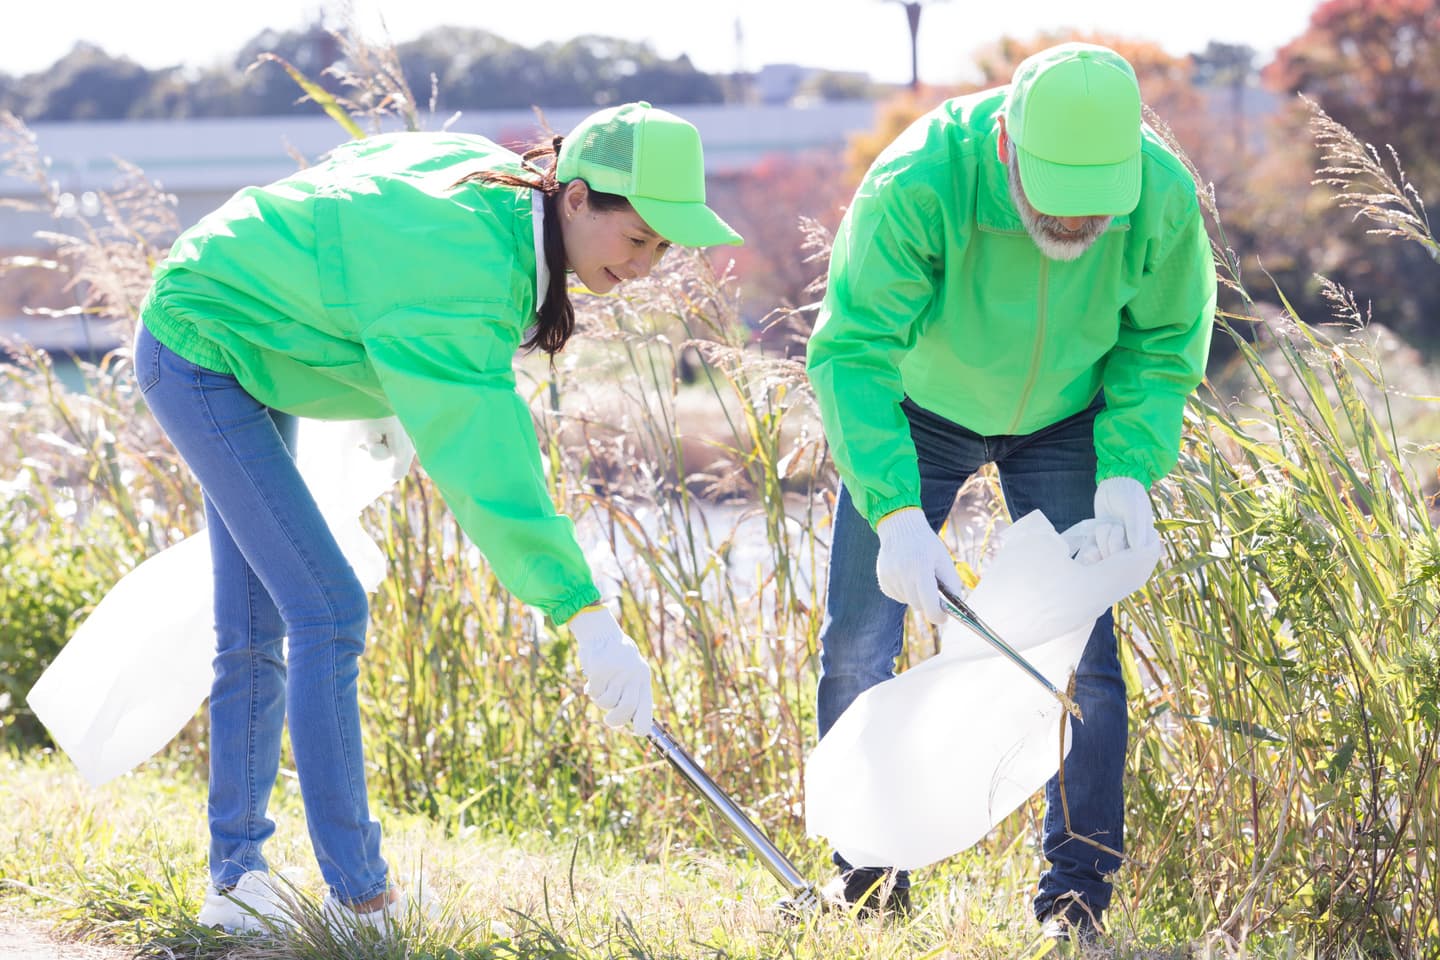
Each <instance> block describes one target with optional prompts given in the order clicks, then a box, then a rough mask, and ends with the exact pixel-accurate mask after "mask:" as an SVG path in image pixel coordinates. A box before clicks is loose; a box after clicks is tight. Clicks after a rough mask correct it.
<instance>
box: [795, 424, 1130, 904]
mask: <svg viewBox="0 0 1440 960" xmlns="http://www.w3.org/2000/svg"><path fill="white" fill-rule="evenodd" d="M1102 406H1103V403H1102V401H1100V400H1098V399H1097V401H1096V403H1095V404H1093V405H1092V406H1091V407H1090V408H1089V409H1087V410H1085V411H1083V412H1081V413H1079V414H1076V415H1075V416H1073V417H1070V418H1068V419H1066V420H1062V421H1060V422H1059V423H1056V424H1053V425H1052V426H1049V427H1046V428H1045V429H1043V430H1039V431H1037V432H1035V433H1032V434H1029V435H1027V436H996V437H982V436H979V435H978V434H975V433H972V432H971V431H969V430H966V429H965V428H964V427H961V426H959V425H958V424H955V423H952V422H950V421H948V420H945V419H944V418H942V417H939V416H937V415H936V414H933V413H931V412H929V411H927V410H922V409H921V408H920V407H918V406H916V405H915V404H913V403H912V402H910V401H909V400H908V399H907V400H905V401H904V402H903V403H902V407H903V409H904V411H905V414H906V416H907V417H908V418H909V420H910V435H911V437H912V439H913V440H914V443H915V450H916V453H917V454H918V455H919V461H920V501H921V507H922V509H924V511H925V516H926V518H927V519H928V520H929V521H930V526H931V527H933V528H934V529H936V530H939V529H940V527H941V525H942V524H943V523H944V522H945V518H946V517H947V516H948V515H949V513H950V508H951V507H952V506H953V505H954V502H955V497H956V495H957V494H958V493H959V490H960V487H961V485H962V484H963V483H964V482H965V480H966V479H967V478H968V477H969V476H970V475H971V474H972V473H974V472H975V471H976V470H978V469H979V468H980V467H981V465H983V464H985V463H988V462H992V461H993V462H994V463H995V464H996V466H997V467H998V468H999V471H1000V484H1001V489H1002V491H1003V492H1004V495H1005V505H1006V507H1007V508H1008V509H1009V511H1010V516H1011V518H1012V519H1013V518H1016V517H1020V516H1024V515H1025V514H1026V513H1029V512H1030V511H1031V510H1036V509H1038V510H1040V511H1041V512H1042V513H1044V514H1045V517H1046V518H1047V519H1048V520H1049V521H1050V523H1051V524H1052V525H1053V526H1054V527H1055V529H1056V530H1064V529H1066V528H1067V527H1069V526H1070V525H1072V524H1074V523H1078V522H1079V521H1081V520H1085V519H1088V518H1090V517H1092V516H1094V500H1095V446H1094V439H1093V426H1094V422H1095V415H1096V414H1097V413H1099V411H1100V410H1101V409H1102ZM879 550H880V541H879V538H877V537H876V536H875V531H874V530H873V529H872V528H871V527H870V524H869V523H867V522H866V521H865V519H864V518H863V517H861V516H860V514H859V513H858V512H857V511H856V509H855V506H854V504H853V502H852V501H851V499H850V494H849V492H848V491H846V490H845V489H844V487H841V489H840V497H839V502H838V503H837V505H836V508H835V529H834V535H833V539H832V541H831V548H830V574H829V584H828V589H827V599H826V606H825V622H824V623H823V625H822V626H821V628H820V642H821V646H822V649H821V654H820V668H821V672H820V687H819V691H818V695H817V701H818V702H817V708H818V710H817V713H818V722H819V728H820V735H821V736H824V735H825V732H826V731H827V730H829V729H830V727H831V725H832V724H834V723H835V721H836V719H838V718H839V716H840V714H841V713H843V712H844V710H845V708H846V707H848V706H849V705H850V702H851V701H852V700H854V699H855V698H856V697H857V696H859V695H860V694H861V693H862V692H863V691H865V690H867V689H869V688H870V687H872V686H874V685H875V684H877V683H880V682H881V681H883V680H888V679H889V678H890V677H892V676H894V675H895V672H894V671H895V660H896V658H897V657H899V656H900V652H901V645H902V643H903V642H904V641H903V629H904V621H905V607H904V606H903V605H902V604H900V603H897V602H896V601H894V600H891V599H890V598H889V597H887V596H885V595H884V594H883V593H881V592H880V588H879V585H878V584H877V583H876V580H875V557H876V555H877V554H878V552H879ZM1017 677H1018V674H1017ZM1017 682H1023V681H1021V680H1017ZM1075 699H1076V701H1077V702H1078V703H1079V706H1080V709H1081V710H1082V711H1083V712H1084V714H1085V722H1084V723H1083V724H1076V725H1075V726H1074V728H1073V731H1074V732H1073V738H1072V741H1071V749H1070V755H1069V756H1068V757H1067V758H1066V760H1065V798H1066V801H1067V802H1068V804H1069V807H1070V827H1071V830H1072V832H1073V833H1075V834H1077V835H1079V836H1085V837H1091V838H1093V839H1094V840H1096V841H1097V842H1099V843H1102V844H1104V845H1105V846H1107V847H1111V848H1113V849H1115V850H1119V851H1123V850H1124V847H1123V842H1124V836H1123V829H1124V813H1125V810H1124V798H1123V795H1122V792H1121V779H1122V777H1123V775H1124V769H1125V749H1126V741H1127V739H1128V729H1127V726H1128V719H1127V716H1126V702H1125V682H1124V679H1123V678H1122V676H1121V673H1120V660H1119V657H1118V655H1117V651H1116V645H1115V630H1114V617H1113V615H1112V614H1111V613H1109V612H1107V613H1106V614H1105V615H1103V616H1102V617H1100V619H1098V620H1096V621H1095V627H1094V630H1093V631H1092V632H1091V634H1090V640H1089V642H1088V644H1087V645H1086V647H1085V653H1084V655H1083V656H1082V658H1081V660H1080V667H1079V670H1078V672H1077V676H1076V679H1075ZM1045 799H1046V811H1045V838H1044V851H1045V856H1046V858H1047V859H1048V860H1049V861H1050V868H1049V869H1048V870H1047V871H1046V872H1045V873H1044V874H1043V875H1042V876H1041V878H1040V890H1039V893H1038V895H1037V896H1036V898H1035V904H1034V906H1035V913H1036V915H1037V916H1039V917H1041V918H1042V919H1043V918H1045V917H1047V916H1049V915H1050V914H1051V913H1052V912H1056V913H1058V912H1063V911H1065V910H1066V909H1067V906H1069V907H1073V906H1074V904H1073V902H1072V901H1074V900H1076V899H1078V900H1079V901H1081V902H1083V903H1084V904H1085V905H1086V906H1087V907H1089V908H1090V910H1092V911H1094V913H1095V914H1096V915H1097V916H1098V915H1099V914H1100V912H1101V911H1103V910H1104V909H1105V908H1106V907H1107V906H1109V904H1110V882H1109V880H1108V879H1106V877H1107V875H1108V874H1111V873H1113V872H1114V871H1115V870H1116V869H1117V868H1118V867H1119V860H1118V858H1116V857H1114V856H1112V855H1111V854H1108V853H1105V852H1103V851H1101V850H1098V849H1096V848H1095V847H1093V846H1090V845H1089V844H1086V843H1084V842H1082V841H1080V840H1076V839H1074V838H1072V837H1070V836H1068V835H1067V834H1066V831H1065V819H1064V813H1063V810H1062V807H1061V803H1060V785H1059V778H1058V777H1057V778H1052V779H1051V780H1050V782H1049V783H1048V784H1047V785H1046V787H1045ZM835 862H836V863H837V864H838V865H839V866H840V868H841V869H842V870H848V869H850V868H851V865H850V864H848V863H845V862H844V860H843V858H841V857H840V856H839V855H838V854H837V855H836V857H835ZM857 866H858V865H857ZM877 866H884V865H877ZM900 882H906V883H908V878H905V877H903V876H902V877H901V878H900Z"/></svg>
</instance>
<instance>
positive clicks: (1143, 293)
mask: <svg viewBox="0 0 1440 960" xmlns="http://www.w3.org/2000/svg"><path fill="white" fill-rule="evenodd" d="M1169 236H1170V239H1171V243H1170V245H1169V247H1168V249H1161V250H1159V251H1158V253H1157V256H1156V257H1155V259H1154V262H1153V263H1151V264H1147V265H1146V267H1145V269H1144V272H1143V274H1142V276H1141V279H1140V287H1139V291H1138V292H1137V293H1136V294H1135V296H1134V297H1133V298H1131V300H1130V303H1129V304H1127V305H1126V307H1125V308H1124V310H1123V311H1122V313H1121V317H1120V333H1119V337H1118V339H1117V341H1116V344H1115V347H1114V348H1113V349H1112V350H1111V351H1110V354H1109V355H1108V356H1107V357H1106V360H1105V371H1104V378H1103V383H1104V389H1105V409H1104V411H1102V412H1101V414H1100V416H1098V417H1097V418H1096V420H1095V452H1096V458H1097V465H1096V476H1095V479H1096V480H1097V481H1100V480H1104V479H1106V478H1108V477H1133V478H1135V479H1136V480H1139V481H1140V482H1141V483H1143V484H1145V485H1146V486H1149V485H1150V484H1152V483H1154V482H1155V481H1156V480H1158V479H1160V478H1161V477H1163V476H1165V474H1167V473H1169V472H1170V469H1171V468H1172V467H1174V466H1175V461H1176V459H1177V458H1178V457H1179V452H1180V429H1181V424H1182V422H1183V419H1184V413H1185V401H1186V398H1188V397H1189V395H1190V393H1191V392H1192V391H1193V390H1194V389H1195V387H1196V386H1197V385H1198V384H1199V383H1200V381H1201V379H1202V378H1203V377H1204V376H1205V360H1206V357H1207V356H1208V355H1209V352H1210V333H1211V329H1212V324H1213V320H1214V316H1215V260H1214V257H1213V256H1212V254H1211V251H1210V239H1209V237H1208V236H1207V235H1206V233H1205V220H1204V217H1203V215H1202V212H1201V209H1200V206H1199V204H1198V203H1193V201H1192V204H1191V206H1190V209H1189V213H1188V216H1186V217H1185V219H1184V220H1183V222H1182V223H1181V225H1180V226H1179V227H1178V229H1176V230H1174V231H1172V232H1171V233H1170V235H1169Z"/></svg>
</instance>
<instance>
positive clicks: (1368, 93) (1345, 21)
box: [1265, 0, 1440, 198]
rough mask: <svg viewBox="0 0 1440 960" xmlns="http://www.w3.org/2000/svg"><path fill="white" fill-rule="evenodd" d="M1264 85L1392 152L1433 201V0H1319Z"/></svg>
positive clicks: (1438, 102)
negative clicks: (1308, 103) (1311, 104)
mask: <svg viewBox="0 0 1440 960" xmlns="http://www.w3.org/2000/svg"><path fill="white" fill-rule="evenodd" d="M1265 78H1266V80H1267V81H1268V82H1269V83H1271V84H1272V85H1273V86H1274V87H1275V88H1277V89H1279V90H1282V91H1285V92H1287V93H1292V94H1294V93H1303V94H1305V95H1306V96H1308V97H1310V98H1311V99H1312V100H1315V101H1316V102H1317V103H1319V104H1320V106H1321V108H1323V109H1324V110H1325V112H1326V113H1328V114H1329V115H1330V116H1331V117H1333V118H1334V119H1335V120H1336V121H1337V122H1339V123H1341V124H1343V125H1344V126H1346V127H1348V128H1350V130H1351V131H1352V132H1354V134H1355V135H1356V136H1357V137H1359V138H1360V139H1361V140H1363V141H1366V142H1368V143H1373V144H1375V145H1376V146H1381V147H1383V146H1384V145H1385V144H1390V145H1392V146H1394V147H1395V149H1396V150H1397V151H1398V152H1399V154H1400V156H1401V158H1402V160H1403V161H1404V163H1405V166H1406V172H1407V173H1408V174H1409V176H1410V178H1411V180H1412V181H1413V182H1414V183H1415V185H1416V186H1417V187H1418V188H1419V189H1420V191H1421V193H1422V194H1426V195H1428V196H1430V197H1432V198H1433V197H1435V196H1437V195H1440V0H1326V2H1325V3H1322V4H1320V5H1319V6H1318V7H1317V8H1316V9H1315V12H1314V13H1313V14H1312V15H1311V17H1310V25H1309V27H1308V29H1306V31H1305V32H1304V33H1303V34H1301V35H1300V36H1299V37H1296V38H1295V39H1294V40H1292V41H1291V42H1290V43H1288V44H1286V45H1285V46H1284V47H1282V48H1281V49H1280V50H1279V51H1278V52H1277V53H1276V55H1275V61H1274V63H1272V64H1271V65H1270V66H1269V67H1268V68H1267V69H1266V70H1265Z"/></svg>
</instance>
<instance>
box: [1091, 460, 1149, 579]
mask: <svg viewBox="0 0 1440 960" xmlns="http://www.w3.org/2000/svg"><path fill="white" fill-rule="evenodd" d="M1159 542H1160V535H1159V534H1158V533H1156V532H1155V511H1154V509H1152V508H1151V506H1150V492H1149V491H1148V490H1146V489H1145V487H1144V485H1143V484H1141V483H1140V481H1139V480H1136V479H1134V478H1133V477H1109V478H1107V479H1105V480H1101V481H1100V486H1098V487H1097V488H1096V489H1095V544H1096V546H1097V547H1099V549H1100V558H1101V559H1102V560H1103V559H1104V558H1106V557H1108V556H1110V555H1111V554H1113V553H1119V552H1120V551H1121V550H1124V549H1126V548H1129V549H1131V550H1135V549H1140V548H1148V547H1153V546H1155V545H1156V544H1158V543H1159Z"/></svg>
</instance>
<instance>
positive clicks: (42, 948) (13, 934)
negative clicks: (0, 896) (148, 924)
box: [0, 913, 131, 960]
mask: <svg viewBox="0 0 1440 960" xmlns="http://www.w3.org/2000/svg"><path fill="white" fill-rule="evenodd" d="M130 956H131V954H130V953H129V952H128V951H126V950H123V949H121V948H119V947H109V946H105V947H102V946H97V945H95V944H90V943H67V942H65V941H63V940H61V939H60V938H59V936H58V935H57V933H56V932H55V930H54V929H53V928H51V927H47V926H45V925H44V924H40V923H36V922H34V921H33V920H24V919H21V918H20V917H16V916H14V915H13V914H5V913H0V960H128V958H129V957H130Z"/></svg>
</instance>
